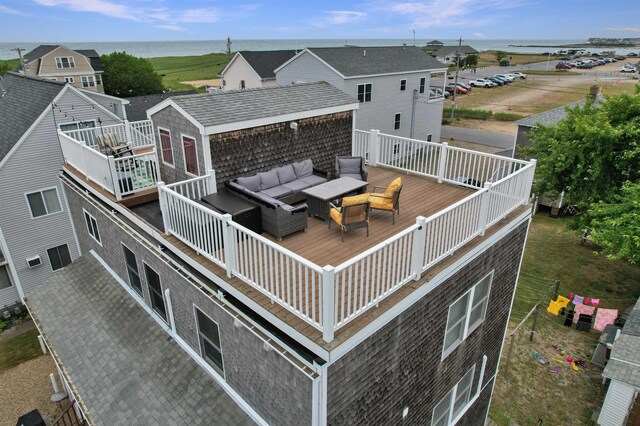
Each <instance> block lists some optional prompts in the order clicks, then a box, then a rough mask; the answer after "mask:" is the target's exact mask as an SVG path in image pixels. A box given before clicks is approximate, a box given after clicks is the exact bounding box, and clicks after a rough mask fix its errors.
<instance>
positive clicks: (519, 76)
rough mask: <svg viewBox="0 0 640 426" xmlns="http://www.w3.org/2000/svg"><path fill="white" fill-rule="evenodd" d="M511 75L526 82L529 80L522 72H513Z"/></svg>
mask: <svg viewBox="0 0 640 426" xmlns="http://www.w3.org/2000/svg"><path fill="white" fill-rule="evenodd" d="M511 75H513V76H515V77H516V78H519V79H522V80H526V79H527V75H526V74H524V73H521V72H520V71H516V72H512V73H511Z"/></svg>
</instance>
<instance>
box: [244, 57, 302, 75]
mask: <svg viewBox="0 0 640 426" xmlns="http://www.w3.org/2000/svg"><path fill="white" fill-rule="evenodd" d="M296 53H297V52H296V51H295V50H267V51H249V50H244V51H242V52H240V54H241V55H242V57H243V58H244V59H245V60H246V61H247V62H248V63H249V65H251V68H253V69H254V70H255V72H256V73H258V75H259V76H260V78H276V73H274V72H273V71H274V70H275V69H276V68H278V67H279V66H280V65H282V64H284V63H285V62H287V61H288V60H289V59H291V58H293V57H294V56H295V55H296Z"/></svg>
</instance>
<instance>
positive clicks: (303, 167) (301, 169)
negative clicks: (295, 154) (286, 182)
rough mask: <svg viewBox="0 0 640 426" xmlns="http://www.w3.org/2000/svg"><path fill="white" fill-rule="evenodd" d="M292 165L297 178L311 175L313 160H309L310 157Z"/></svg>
mask: <svg viewBox="0 0 640 426" xmlns="http://www.w3.org/2000/svg"><path fill="white" fill-rule="evenodd" d="M292 166H293V170H294V171H295V173H296V176H297V177H298V179H302V178H306V177H309V176H312V175H313V161H311V159H309V160H304V161H300V162H299V163H293V164H292Z"/></svg>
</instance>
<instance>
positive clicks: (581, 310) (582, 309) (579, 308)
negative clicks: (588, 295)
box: [573, 303, 596, 323]
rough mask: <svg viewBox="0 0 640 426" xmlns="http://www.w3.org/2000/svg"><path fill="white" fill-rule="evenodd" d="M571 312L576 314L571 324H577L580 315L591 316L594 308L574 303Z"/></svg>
mask: <svg viewBox="0 0 640 426" xmlns="http://www.w3.org/2000/svg"><path fill="white" fill-rule="evenodd" d="M573 310H574V311H575V312H576V313H575V315H574V316H573V322H574V323H577V322H578V318H579V317H580V314H585V315H593V313H594V312H595V310H596V308H594V307H593V306H587V305H583V304H582V303H576V307H575V308H573Z"/></svg>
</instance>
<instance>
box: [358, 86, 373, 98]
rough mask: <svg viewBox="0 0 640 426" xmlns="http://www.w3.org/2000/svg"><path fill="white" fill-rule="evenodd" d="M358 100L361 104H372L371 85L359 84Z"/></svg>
mask: <svg viewBox="0 0 640 426" xmlns="http://www.w3.org/2000/svg"><path fill="white" fill-rule="evenodd" d="M358 100H359V101H360V102H371V83H367V84H358Z"/></svg>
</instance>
